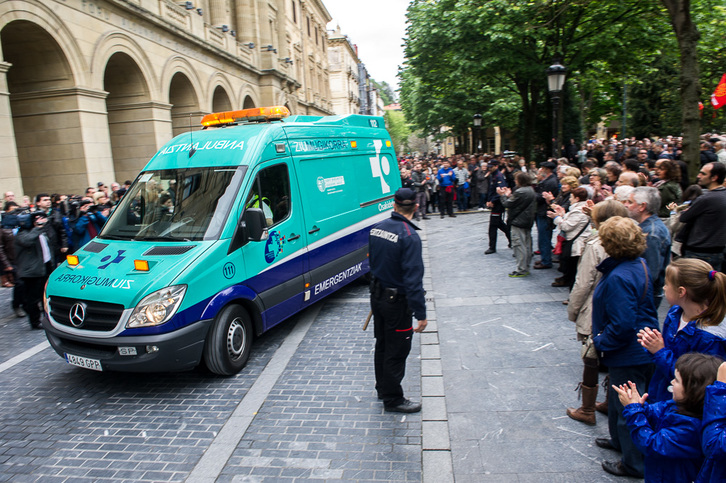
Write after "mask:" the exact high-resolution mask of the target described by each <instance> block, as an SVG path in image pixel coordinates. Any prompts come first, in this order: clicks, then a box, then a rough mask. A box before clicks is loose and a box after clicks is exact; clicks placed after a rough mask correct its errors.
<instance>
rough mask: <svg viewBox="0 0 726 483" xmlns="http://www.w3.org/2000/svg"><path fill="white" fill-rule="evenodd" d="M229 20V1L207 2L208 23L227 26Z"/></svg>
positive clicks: (214, 0)
mask: <svg viewBox="0 0 726 483" xmlns="http://www.w3.org/2000/svg"><path fill="white" fill-rule="evenodd" d="M230 20H231V19H230V15H229V0H209V21H210V23H211V24H212V25H214V26H215V27H219V26H221V25H227V26H229V24H230V23H231V22H230ZM230 28H231V27H230Z"/></svg>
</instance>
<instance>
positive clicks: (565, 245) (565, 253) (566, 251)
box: [560, 222, 590, 259]
mask: <svg viewBox="0 0 726 483" xmlns="http://www.w3.org/2000/svg"><path fill="white" fill-rule="evenodd" d="M588 226H590V223H589V222H588V223H585V226H583V227H582V230H580V233H578V234H577V235H575V236H574V237H573V238H572V240H564V241H563V242H562V253H560V259H562V258H571V257H572V244H573V243H574V242H575V240H577V239H578V238H579V237H580V235H582V234H583V233H584V232H585V230H587V227H588Z"/></svg>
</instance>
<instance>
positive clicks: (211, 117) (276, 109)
mask: <svg viewBox="0 0 726 483" xmlns="http://www.w3.org/2000/svg"><path fill="white" fill-rule="evenodd" d="M289 115H290V110H289V109H288V108H287V107H285V106H272V107H253V108H252V109H242V110H239V111H226V112H215V113H212V114H207V115H206V116H204V117H203V118H202V126H204V127H205V128H207V127H210V126H221V125H223V124H232V123H234V122H259V121H264V122H268V121H278V120H280V119H282V118H285V117H287V116H289Z"/></svg>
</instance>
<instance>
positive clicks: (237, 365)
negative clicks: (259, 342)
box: [204, 305, 253, 376]
mask: <svg viewBox="0 0 726 483" xmlns="http://www.w3.org/2000/svg"><path fill="white" fill-rule="evenodd" d="M252 337H253V332H252V321H251V320H250V316H249V314H248V313H247V311H246V310H245V309H244V308H242V307H240V306H239V305H228V306H227V307H225V308H224V309H222V311H221V312H220V313H219V315H217V318H216V319H215V321H214V323H213V324H212V327H211V328H210V329H209V334H207V340H206V341H205V343H204V363H205V365H206V366H207V369H209V370H210V371H212V372H213V373H215V374H219V375H222V376H232V375H234V374H237V373H238V372H239V371H241V370H242V368H243V367H244V366H245V364H247V359H249V357H250V348H251V347H252Z"/></svg>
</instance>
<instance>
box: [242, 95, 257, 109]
mask: <svg viewBox="0 0 726 483" xmlns="http://www.w3.org/2000/svg"><path fill="white" fill-rule="evenodd" d="M253 107H257V103H256V102H255V101H254V100H252V97H250V96H245V100H244V102H243V103H242V109H252V108H253Z"/></svg>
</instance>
